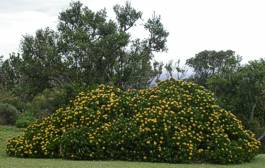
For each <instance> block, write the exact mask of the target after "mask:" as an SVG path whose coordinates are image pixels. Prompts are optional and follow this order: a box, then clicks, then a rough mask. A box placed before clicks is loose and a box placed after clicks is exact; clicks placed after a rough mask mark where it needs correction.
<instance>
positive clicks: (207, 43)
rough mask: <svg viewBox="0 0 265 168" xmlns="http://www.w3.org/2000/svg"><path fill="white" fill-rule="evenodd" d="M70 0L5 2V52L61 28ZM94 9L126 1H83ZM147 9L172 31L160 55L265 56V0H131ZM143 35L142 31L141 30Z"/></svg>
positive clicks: (1, 14)
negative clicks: (45, 30) (223, 53)
mask: <svg viewBox="0 0 265 168" xmlns="http://www.w3.org/2000/svg"><path fill="white" fill-rule="evenodd" d="M69 2H70V1H68V0H67V1H65V0H46V1H40V0H9V1H5V2H2V1H1V2H0V27H1V31H0V54H4V55H7V54H8V53H9V52H12V51H16V50H17V49H18V44H19V41H20V39H21V37H22V35H23V34H25V33H28V34H33V33H34V32H35V31H36V30H37V29H38V28H44V27H46V26H49V27H53V28H55V27H56V20H57V16H58V13H59V12H60V11H62V10H63V9H65V8H66V7H67V6H68V4H69ZM82 2H83V3H84V4H85V5H87V6H88V7H89V8H90V9H92V10H99V9H102V8H104V7H106V8H107V10H108V12H109V13H110V14H111V16H114V15H113V12H110V11H111V9H112V7H113V5H115V4H124V3H125V2H126V0H111V1H110V0H83V1H82ZM131 3H132V5H133V6H134V7H135V8H137V9H139V10H141V11H143V13H144V18H145V19H146V18H147V17H150V16H151V15H152V13H153V11H156V13H157V14H160V15H161V16H162V22H163V23H164V25H165V27H166V29H167V30H168V31H169V32H170V35H169V38H168V49H169V50H168V52H167V53H164V54H158V55H157V56H156V59H158V60H160V61H162V60H171V59H174V60H176V59H178V58H181V59H182V60H185V59H187V58H189V57H192V56H194V55H195V54H196V53H198V52H199V51H202V50H205V49H209V50H226V49H232V50H234V51H236V52H237V54H240V55H242V56H243V60H244V62H246V61H248V60H252V59H258V58H261V57H263V58H264V57H265V49H264V47H263V45H264V44H265V31H264V30H265V22H264V17H265V10H264V7H265V2H264V1H263V0H200V1H198V0H163V1H161V0H145V1H143V0H132V1H131ZM136 34H138V35H139V36H142V32H140V33H139V32H138V31H137V33H136Z"/></svg>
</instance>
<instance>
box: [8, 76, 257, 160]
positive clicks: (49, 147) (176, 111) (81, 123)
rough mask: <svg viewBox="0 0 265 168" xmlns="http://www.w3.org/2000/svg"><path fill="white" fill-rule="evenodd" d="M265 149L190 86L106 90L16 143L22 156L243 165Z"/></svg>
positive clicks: (11, 147) (12, 143)
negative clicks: (260, 150) (260, 149)
mask: <svg viewBox="0 0 265 168" xmlns="http://www.w3.org/2000/svg"><path fill="white" fill-rule="evenodd" d="M259 146H260V142H259V141H257V140H256V139H255V135H254V134H253V133H252V132H250V131H248V130H245V129H244V127H243V126H242V123H241V122H240V121H239V120H238V119H237V118H236V117H235V116H234V115H233V114H232V113H230V112H227V111H225V110H224V109H221V108H220V107H219V106H218V105H217V104H216V102H215V99H214V97H213V94H212V93H211V92H208V91H207V90H205V89H204V88H203V87H201V86H199V85H196V84H194V83H190V82H184V81H177V80H173V79H172V80H168V81H163V82H161V83H159V85H158V86H157V87H153V88H149V89H143V90H130V91H126V92H125V91H122V90H120V89H118V88H114V87H112V86H104V85H100V86H99V87H98V88H97V89H95V90H92V91H89V92H86V93H85V92H82V93H80V94H79V96H77V97H76V99H75V100H74V101H73V102H71V104H70V105H69V106H68V107H66V108H60V109H58V110H57V111H56V112H55V113H54V114H53V115H51V116H49V117H47V118H45V119H42V120H38V121H36V122H35V123H33V124H31V125H30V126H29V127H28V128H27V129H26V131H25V134H24V135H23V136H20V137H16V138H13V139H11V140H9V142H8V144H7V153H8V154H9V155H10V156H18V157H62V158H67V159H88V160H92V159H93V160H94V159H119V160H138V161H155V162H171V163H172V162H192V161H203V162H214V163H222V164H224V163H241V162H245V161H249V160H251V159H252V158H253V157H254V156H255V155H256V154H257V152H258V149H259Z"/></svg>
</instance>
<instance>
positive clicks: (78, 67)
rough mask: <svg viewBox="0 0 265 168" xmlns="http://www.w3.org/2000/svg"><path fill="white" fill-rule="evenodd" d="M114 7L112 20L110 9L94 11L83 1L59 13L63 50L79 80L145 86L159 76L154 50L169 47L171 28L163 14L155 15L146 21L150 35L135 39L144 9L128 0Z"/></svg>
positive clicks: (90, 83) (75, 76)
mask: <svg viewBox="0 0 265 168" xmlns="http://www.w3.org/2000/svg"><path fill="white" fill-rule="evenodd" d="M113 9H114V12H115V14H116V20H111V19H109V20H108V19H107V13H106V10H100V11H98V12H93V11H91V10H89V9H88V8H87V7H83V5H82V4H81V3H80V2H75V3H71V5H70V8H69V9H67V10H65V11H63V12H62V13H60V16H59V26H58V31H59V39H60V40H59V41H60V43H59V44H60V45H59V46H60V51H61V53H62V55H64V56H65V58H66V60H67V62H68V63H69V65H70V66H69V67H70V69H71V72H72V79H74V80H75V81H82V82H84V83H85V84H88V85H93V84H98V83H113V84H115V85H118V86H120V87H123V88H130V87H133V88H139V87H145V86H147V85H148V84H149V83H150V80H151V78H153V77H154V76H156V75H155V72H156V71H155V70H154V67H153V66H152V63H151V60H152V58H153V55H154V52H161V51H165V50H166V39H167V36H168V32H167V31H165V30H164V27H163V25H162V23H161V21H160V20H161V19H160V16H156V15H153V17H152V18H150V19H148V21H147V22H146V23H145V24H144V28H145V29H146V30H147V31H148V32H149V37H148V38H146V39H139V38H136V39H133V38H132V37H131V34H130V33H129V30H130V29H132V28H133V27H134V26H136V23H137V21H139V20H140V19H141V16H142V12H140V11H137V10H135V9H134V8H132V7H131V5H130V3H128V2H127V3H126V4H125V6H120V5H116V6H114V8H113Z"/></svg>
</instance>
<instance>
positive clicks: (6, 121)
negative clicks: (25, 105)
mask: <svg viewBox="0 0 265 168" xmlns="http://www.w3.org/2000/svg"><path fill="white" fill-rule="evenodd" d="M18 113H19V112H18V110H17V109H16V107H14V106H12V105H10V104H7V103H0V125H13V124H15V122H16V118H17V115H18Z"/></svg>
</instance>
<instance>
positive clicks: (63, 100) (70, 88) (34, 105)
mask: <svg viewBox="0 0 265 168" xmlns="http://www.w3.org/2000/svg"><path fill="white" fill-rule="evenodd" d="M77 90H79V86H76V85H75V84H66V85H64V86H63V87H61V88H50V89H45V90H44V91H43V92H42V93H40V94H38V95H37V96H35V97H34V98H33V100H32V102H31V103H29V104H28V107H27V110H28V111H31V112H33V114H34V116H35V117H37V118H44V117H47V116H49V115H51V114H52V113H54V112H55V111H56V109H58V108H59V107H63V106H65V105H66V104H68V103H69V101H70V100H72V99H73V98H74V97H75V96H76V95H78V93H77Z"/></svg>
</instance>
